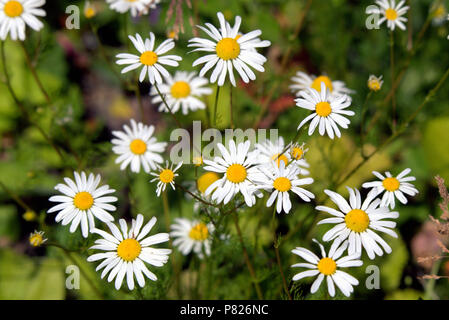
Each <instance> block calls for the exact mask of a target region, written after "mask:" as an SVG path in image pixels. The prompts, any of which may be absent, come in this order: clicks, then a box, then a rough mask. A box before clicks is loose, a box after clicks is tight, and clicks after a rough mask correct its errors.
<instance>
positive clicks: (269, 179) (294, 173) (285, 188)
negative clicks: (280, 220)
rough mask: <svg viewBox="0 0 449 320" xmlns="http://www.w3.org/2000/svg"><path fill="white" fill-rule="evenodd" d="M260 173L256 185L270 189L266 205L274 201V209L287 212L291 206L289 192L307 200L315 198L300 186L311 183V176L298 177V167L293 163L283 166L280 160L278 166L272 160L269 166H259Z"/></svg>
mask: <svg viewBox="0 0 449 320" xmlns="http://www.w3.org/2000/svg"><path fill="white" fill-rule="evenodd" d="M259 170H260V171H261V173H262V175H260V176H258V177H257V178H256V180H257V187H258V188H260V189H264V190H266V191H272V193H271V195H270V197H269V198H268V201H267V207H271V206H272V205H273V203H275V201H276V204H275V205H276V211H277V213H281V211H282V210H284V212H285V213H289V212H290V209H291V208H292V203H291V201H290V195H289V192H293V193H296V194H297V195H298V196H299V197H300V198H301V199H302V200H304V201H306V202H309V201H310V199H313V198H315V196H314V195H313V193H312V192H310V191H307V190H306V189H304V188H302V187H301V186H303V185H307V184H312V183H313V179H312V178H303V179H299V178H298V175H299V173H300V170H301V169H300V168H299V167H297V166H295V165H289V166H285V164H284V162H283V161H281V164H280V166H279V167H278V166H277V164H276V163H275V162H274V161H272V162H271V167H270V168H266V167H260V168H259Z"/></svg>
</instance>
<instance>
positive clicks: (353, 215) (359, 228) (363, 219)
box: [345, 209, 369, 232]
mask: <svg viewBox="0 0 449 320" xmlns="http://www.w3.org/2000/svg"><path fill="white" fill-rule="evenodd" d="M345 222H346V227H348V228H349V229H350V230H352V231H354V232H363V231H365V230H366V229H368V226H369V217H368V214H367V213H366V212H365V211H363V210H360V209H353V210H351V211H349V212H348V213H347V214H346V217H345Z"/></svg>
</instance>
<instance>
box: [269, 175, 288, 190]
mask: <svg viewBox="0 0 449 320" xmlns="http://www.w3.org/2000/svg"><path fill="white" fill-rule="evenodd" d="M273 187H274V188H275V189H276V190H278V191H280V192H286V191H289V190H290V189H291V187H292V183H291V182H290V180H289V179H287V178H286V177H279V178H277V179H276V180H274V182H273Z"/></svg>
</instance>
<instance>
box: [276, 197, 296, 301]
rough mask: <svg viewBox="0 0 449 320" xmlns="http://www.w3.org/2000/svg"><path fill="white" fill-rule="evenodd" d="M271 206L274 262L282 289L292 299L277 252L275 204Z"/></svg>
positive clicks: (278, 243) (278, 242)
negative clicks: (272, 208) (280, 279)
mask: <svg viewBox="0 0 449 320" xmlns="http://www.w3.org/2000/svg"><path fill="white" fill-rule="evenodd" d="M273 207H274V210H273V248H274V252H275V254H276V262H277V265H278V268H279V273H280V274H281V278H282V286H283V287H284V291H285V293H286V294H287V296H288V299H289V300H292V296H291V295H290V290H288V285H287V280H286V279H285V275H284V270H283V269H282V263H281V256H280V254H279V245H280V240H279V238H278V237H277V235H276V220H275V219H274V217H275V215H276V205H274V206H273Z"/></svg>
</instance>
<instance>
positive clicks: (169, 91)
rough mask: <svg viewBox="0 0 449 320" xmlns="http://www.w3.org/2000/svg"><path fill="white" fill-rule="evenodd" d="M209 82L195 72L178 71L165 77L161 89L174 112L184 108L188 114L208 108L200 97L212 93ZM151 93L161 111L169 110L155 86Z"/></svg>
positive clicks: (184, 112) (183, 111)
mask: <svg viewBox="0 0 449 320" xmlns="http://www.w3.org/2000/svg"><path fill="white" fill-rule="evenodd" d="M208 84H209V81H207V79H206V78H202V77H197V76H196V73H195V72H185V71H176V73H175V76H174V77H172V76H171V75H170V76H169V77H167V78H165V81H164V83H163V84H161V85H160V87H159V90H160V91H161V93H162V95H164V96H165V100H166V101H167V104H168V105H169V106H170V109H171V111H172V112H173V113H175V112H177V111H178V110H179V109H182V113H183V114H187V113H189V111H196V110H198V109H205V108H206V104H205V103H204V102H203V101H201V100H200V99H201V97H202V96H203V95H209V94H211V93H212V89H211V88H208V87H205V86H206V85H208ZM150 95H152V96H155V97H154V98H153V100H151V102H152V103H160V105H159V111H164V112H169V110H168V109H167V107H166V106H165V104H164V103H163V101H162V98H161V96H160V95H159V93H158V92H157V90H156V88H155V87H152V88H151V92H150Z"/></svg>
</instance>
